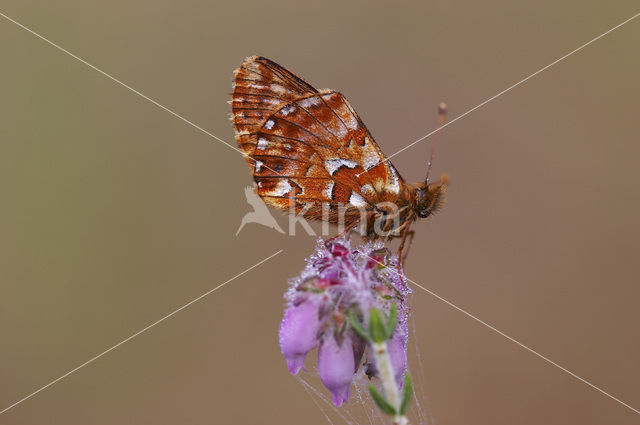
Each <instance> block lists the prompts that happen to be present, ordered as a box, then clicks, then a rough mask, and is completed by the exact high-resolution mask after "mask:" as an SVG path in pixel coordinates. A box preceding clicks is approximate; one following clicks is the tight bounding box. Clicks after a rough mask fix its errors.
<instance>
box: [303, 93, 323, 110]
mask: <svg viewBox="0 0 640 425" xmlns="http://www.w3.org/2000/svg"><path fill="white" fill-rule="evenodd" d="M298 103H299V104H300V106H302V107H303V108H310V107H312V106H316V105H319V104H320V99H318V97H317V96H314V97H308V98H306V99H302V100H301V101H299V102H298Z"/></svg>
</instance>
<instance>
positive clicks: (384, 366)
mask: <svg viewBox="0 0 640 425" xmlns="http://www.w3.org/2000/svg"><path fill="white" fill-rule="evenodd" d="M371 346H372V348H373V355H374V357H375V359H376V367H377V368H378V374H379V376H380V381H381V382H382V389H383V390H384V395H385V396H386V398H387V400H388V401H389V403H391V405H392V406H393V407H394V409H395V410H396V412H400V404H401V403H402V398H401V395H400V389H399V388H398V384H397V382H396V378H395V373H394V370H393V365H392V364H391V357H390V356H389V349H388V348H387V343H386V341H383V342H372V343H371ZM394 423H395V424H396V425H407V424H408V423H409V421H408V420H407V417H406V416H405V415H401V414H400V413H397V414H396V416H395V417H394Z"/></svg>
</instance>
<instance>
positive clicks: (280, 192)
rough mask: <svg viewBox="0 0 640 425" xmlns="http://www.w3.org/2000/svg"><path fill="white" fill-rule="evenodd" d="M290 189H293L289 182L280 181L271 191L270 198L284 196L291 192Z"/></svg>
mask: <svg viewBox="0 0 640 425" xmlns="http://www.w3.org/2000/svg"><path fill="white" fill-rule="evenodd" d="M291 189H293V188H292V187H291V184H290V183H289V180H287V179H280V181H279V182H278V184H277V185H276V187H274V188H273V190H272V191H271V195H272V196H284V195H286V194H287V193H289V192H290V191H291Z"/></svg>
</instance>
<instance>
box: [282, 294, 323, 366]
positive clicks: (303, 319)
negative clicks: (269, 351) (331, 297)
mask: <svg viewBox="0 0 640 425" xmlns="http://www.w3.org/2000/svg"><path fill="white" fill-rule="evenodd" d="M319 301H320V300H319V298H318V297H317V296H311V297H309V298H308V299H306V300H304V301H302V302H301V303H300V304H298V305H292V306H291V307H289V308H288V309H287V312H286V313H285V315H284V319H282V323H281V324H280V332H279V341H280V349H281V350H282V354H283V355H284V358H285V359H286V360H287V366H288V367H289V372H291V373H292V374H294V375H295V374H296V373H298V371H300V369H301V368H304V359H305V357H306V356H307V353H308V352H309V351H311V350H313V349H314V348H315V347H316V345H317V344H318V337H317V335H318V331H319V330H320V325H321V322H320V320H319V314H320V313H319V311H318V306H319V304H320V302H319Z"/></svg>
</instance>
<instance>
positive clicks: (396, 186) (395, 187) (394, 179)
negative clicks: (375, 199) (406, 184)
mask: <svg viewBox="0 0 640 425" xmlns="http://www.w3.org/2000/svg"><path fill="white" fill-rule="evenodd" d="M389 170H390V171H391V186H390V187H389V191H390V192H391V193H395V194H398V193H400V179H399V178H398V172H397V171H396V169H395V167H394V166H393V165H391V163H389Z"/></svg>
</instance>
